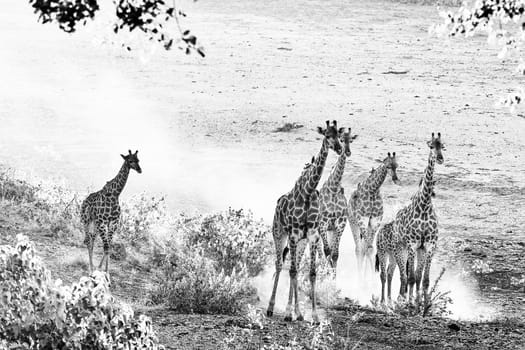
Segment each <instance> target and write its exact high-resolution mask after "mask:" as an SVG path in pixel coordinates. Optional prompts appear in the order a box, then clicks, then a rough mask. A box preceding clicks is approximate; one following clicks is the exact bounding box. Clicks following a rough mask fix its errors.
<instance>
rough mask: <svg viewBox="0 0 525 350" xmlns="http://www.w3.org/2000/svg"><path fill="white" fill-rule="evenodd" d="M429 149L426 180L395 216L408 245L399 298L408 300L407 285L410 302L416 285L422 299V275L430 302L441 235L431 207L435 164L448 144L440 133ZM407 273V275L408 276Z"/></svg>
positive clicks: (402, 262) (397, 229)
mask: <svg viewBox="0 0 525 350" xmlns="http://www.w3.org/2000/svg"><path fill="white" fill-rule="evenodd" d="M427 145H428V147H429V148H430V154H429V157H428V164H427V167H426V169H425V173H424V179H423V181H422V183H421V186H420V187H419V189H418V191H417V192H416V193H415V194H414V195H413V196H412V199H411V203H410V204H409V205H407V206H405V207H404V208H402V209H401V210H400V211H399V212H398V213H397V214H396V217H395V220H394V224H393V231H394V234H395V235H399V239H401V240H402V241H403V243H404V245H405V249H404V250H403V252H402V254H401V256H400V261H399V263H398V267H399V270H400V271H399V272H400V278H401V287H400V290H399V294H400V297H401V298H402V299H405V297H406V293H407V285H408V288H409V302H411V301H412V293H413V288H414V284H415V285H416V300H419V288H420V284H421V278H422V274H424V276H423V292H424V297H425V303H426V302H428V287H429V274H430V265H431V262H432V256H433V254H434V250H435V248H436V243H437V238H438V222H437V217H436V213H435V211H434V208H433V206H432V193H433V192H434V191H433V187H434V179H433V176H434V165H435V163H436V162H437V163H438V164H443V162H444V158H443V153H442V151H443V150H445V146H444V144H443V143H442V141H441V133H438V134H437V137H435V136H434V133H432V138H431V140H430V141H428V142H427ZM416 254H417V270H416V271H415V275H414V262H415V260H416ZM407 275H408V276H407Z"/></svg>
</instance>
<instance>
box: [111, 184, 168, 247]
mask: <svg viewBox="0 0 525 350" xmlns="http://www.w3.org/2000/svg"><path fill="white" fill-rule="evenodd" d="M170 222H171V217H170V215H169V213H168V210H167V208H166V203H165V201H164V197H161V198H156V197H154V196H147V195H146V194H145V193H142V194H140V195H138V196H134V197H131V198H130V200H129V201H126V202H123V203H122V204H121V219H120V228H119V234H118V239H121V240H123V241H124V242H126V244H131V245H132V246H134V247H138V246H140V245H146V246H148V245H149V244H150V243H151V241H152V232H157V231H162V228H163V227H164V228H165V227H168V226H169V225H170Z"/></svg>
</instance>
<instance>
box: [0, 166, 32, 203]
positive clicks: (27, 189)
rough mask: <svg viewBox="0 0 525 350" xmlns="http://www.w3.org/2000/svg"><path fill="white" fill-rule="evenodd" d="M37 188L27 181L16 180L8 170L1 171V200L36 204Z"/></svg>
mask: <svg viewBox="0 0 525 350" xmlns="http://www.w3.org/2000/svg"><path fill="white" fill-rule="evenodd" d="M35 193H36V188H35V187H34V186H31V185H30V184H28V183H27V182H25V181H22V180H19V179H16V178H14V176H13V174H11V173H9V171H8V170H6V169H1V170H0V199H2V200H9V201H13V202H17V203H21V202H34V201H35V200H36V196H35Z"/></svg>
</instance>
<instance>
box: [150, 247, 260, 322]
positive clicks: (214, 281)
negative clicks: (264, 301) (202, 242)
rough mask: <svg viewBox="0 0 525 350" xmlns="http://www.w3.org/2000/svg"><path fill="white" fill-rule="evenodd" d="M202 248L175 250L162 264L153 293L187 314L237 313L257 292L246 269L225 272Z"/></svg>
mask: <svg viewBox="0 0 525 350" xmlns="http://www.w3.org/2000/svg"><path fill="white" fill-rule="evenodd" d="M202 253H203V252H202V251H199V250H197V251H193V252H190V253H188V252H186V251H185V250H184V251H183V250H179V251H175V252H173V253H172V254H171V255H170V256H169V257H168V258H167V259H166V261H165V263H164V265H163V273H162V275H161V281H162V282H161V283H160V285H159V287H158V288H157V290H155V291H154V292H153V294H152V296H151V298H152V301H153V302H154V303H157V304H159V303H166V305H167V306H168V307H170V308H172V309H174V310H177V311H179V312H184V313H205V314H207V313H211V314H236V313H239V312H240V311H241V310H242V309H243V308H244V305H245V303H246V301H247V300H248V298H250V297H252V296H253V295H255V292H256V291H255V289H254V288H252V287H251V286H250V283H249V279H248V273H247V271H246V270H245V269H239V270H235V269H234V270H233V271H232V272H231V273H226V272H225V271H224V270H218V267H217V263H216V262H214V261H213V260H211V259H209V258H207V257H205V256H203V255H202Z"/></svg>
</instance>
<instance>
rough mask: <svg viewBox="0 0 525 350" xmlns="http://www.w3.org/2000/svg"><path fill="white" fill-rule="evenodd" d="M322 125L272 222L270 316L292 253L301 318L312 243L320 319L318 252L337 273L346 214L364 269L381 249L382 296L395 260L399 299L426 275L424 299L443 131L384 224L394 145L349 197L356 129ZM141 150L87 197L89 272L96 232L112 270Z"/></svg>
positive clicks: (294, 300)
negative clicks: (301, 289) (415, 185)
mask: <svg viewBox="0 0 525 350" xmlns="http://www.w3.org/2000/svg"><path fill="white" fill-rule="evenodd" d="M317 131H318V133H319V134H321V135H322V136H323V138H322V144H321V149H320V151H319V153H318V154H317V156H315V157H313V158H312V161H311V163H308V164H306V166H305V167H304V169H303V171H302V173H301V175H300V176H299V178H298V179H297V181H296V182H295V185H294V187H293V188H292V189H291V190H290V191H289V192H288V193H286V194H284V195H282V196H281V197H280V198H279V199H278V200H277V205H276V208H275V214H274V219H273V224H272V235H273V240H274V244H275V274H274V278H273V289H272V294H271V297H270V301H269V304H268V309H267V315H268V316H272V315H273V310H274V305H275V297H276V293H277V287H278V284H279V276H280V273H281V270H282V266H283V262H284V260H285V259H286V257H287V255H289V256H290V258H289V259H290V269H289V275H290V288H289V295H288V303H287V307H286V311H285V320H286V321H291V320H292V306H293V308H294V313H295V316H296V319H297V320H303V319H304V317H303V315H302V313H301V310H300V307H299V298H298V282H297V269H298V265H299V263H300V261H301V259H302V256H303V255H304V252H305V250H306V247H307V246H309V252H310V272H309V279H310V287H311V288H310V293H311V294H310V300H311V305H312V319H313V322H314V323H318V322H319V318H318V315H317V302H316V292H315V290H316V288H315V286H316V268H317V261H316V259H317V254H318V252H319V253H322V254H321V255H324V256H325V258H326V259H327V260H328V262H329V263H330V265H331V267H332V268H333V270H334V276H335V269H336V267H337V261H338V257H339V242H340V239H341V236H342V234H343V231H344V229H345V227H346V224H347V221H348V222H349V224H350V228H351V231H352V235H353V238H354V242H355V254H356V258H357V264H358V269H359V271H364V270H365V269H367V268H372V260H373V255H374V250H375V251H377V253H376V256H375V269H376V271H379V270H380V280H381V302H385V282H388V283H387V297H388V300H390V299H391V283H392V276H393V273H394V271H395V268H396V265H397V266H398V267H399V271H400V280H401V287H400V292H399V295H400V298H403V299H404V298H406V294H407V292H408V295H409V301H412V295H413V291H414V285H415V289H416V300H419V298H420V296H419V293H420V287H421V281H422V282H423V283H422V287H423V294H424V297H425V299H426V298H427V297H428V287H429V271H430V265H431V262H432V256H433V254H434V251H435V248H436V242H437V235H438V229H437V218H436V213H435V211H434V209H433V206H432V197H433V196H434V183H435V181H434V179H433V174H434V166H435V163H436V162H437V163H438V164H442V163H443V153H442V151H443V150H444V149H445V146H444V144H443V143H442V141H441V134H440V133H438V134H437V137H436V136H435V134H434V133H432V138H431V140H429V141H428V142H427V145H428V147H429V149H430V154H429V157H428V165H427V167H426V169H425V173H424V176H423V178H422V179H421V181H420V185H419V189H418V191H417V192H416V193H415V194H414V195H413V196H412V199H411V202H410V204H409V205H407V206H406V207H404V208H402V209H401V210H400V211H399V212H398V213H397V215H396V216H395V219H394V220H393V221H391V222H388V223H386V224H384V225H382V226H381V222H382V219H383V212H384V208H383V200H382V197H381V193H380V188H381V185H382V184H383V183H384V181H385V179H386V177H387V174H388V173H389V172H390V173H391V177H392V181H393V182H394V183H397V182H398V181H399V180H398V177H397V173H396V169H397V167H398V163H397V160H396V154H395V152H393V153H392V154H390V153H388V154H387V157H386V158H385V159H384V160H383V161H382V162H381V165H379V166H378V167H377V169H372V171H371V173H370V175H369V176H368V177H367V179H366V180H364V181H362V182H361V183H359V184H358V185H357V189H356V190H355V191H354V192H353V193H352V194H351V195H350V198H349V199H348V200H347V198H346V196H345V193H344V189H343V187H342V178H343V173H344V170H345V165H346V161H347V159H348V158H349V157H350V155H351V153H352V152H351V149H350V144H351V143H352V142H353V141H354V140H355V139H356V138H357V135H352V134H351V129H348V130H346V129H345V128H338V127H337V121H335V120H334V121H333V122H332V123H330V121H326V127H325V128H322V127H318V129H317ZM330 150H332V151H334V152H335V153H336V154H337V155H338V160H337V163H336V165H335V166H334V168H333V169H332V171H331V173H330V175H329V177H328V180H327V181H326V182H325V183H324V184H323V185H322V186H321V188H320V190H317V186H318V184H319V182H320V180H321V176H322V174H323V170H324V167H325V164H326V159H327V158H328V154H329V152H330ZM137 153H138V151H136V152H135V153H132V152H131V150H130V151H128V154H127V155H121V156H122V158H123V160H124V162H123V164H122V167H121V168H120V170H119V172H118V174H117V175H116V176H115V178H113V179H112V180H110V181H109V182H107V183H106V185H105V186H104V187H103V188H102V189H101V190H100V191H98V192H94V193H92V194H90V195H89V196H88V197H87V198H86V199H85V200H84V202H83V203H82V206H81V220H82V223H83V225H84V228H85V240H84V242H85V244H86V246H87V250H88V255H89V269H90V272H92V271H93V245H94V241H95V239H96V237H97V236H99V235H100V237H101V239H102V242H103V247H104V254H103V256H102V259H101V261H100V264H99V266H98V268H99V269H101V268H102V267H103V266H104V267H105V271H106V273H108V271H109V259H110V256H109V255H110V248H111V240H112V237H113V235H114V233H115V231H116V230H117V228H118V223H119V220H120V206H119V195H120V194H121V192H122V190H123V189H124V186H125V185H126V182H127V179H128V176H129V172H130V170H131V169H133V170H135V171H136V172H137V173H139V174H140V173H141V172H142V170H141V168H140V165H139V159H138V156H137ZM376 236H377V237H376ZM376 238H377V239H376ZM321 242H322V246H321V244H320V243H321ZM374 242H376V247H375V248H376V249H374ZM416 262H417V265H416ZM416 266H417V267H416ZM292 304H293V305H292Z"/></svg>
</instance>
